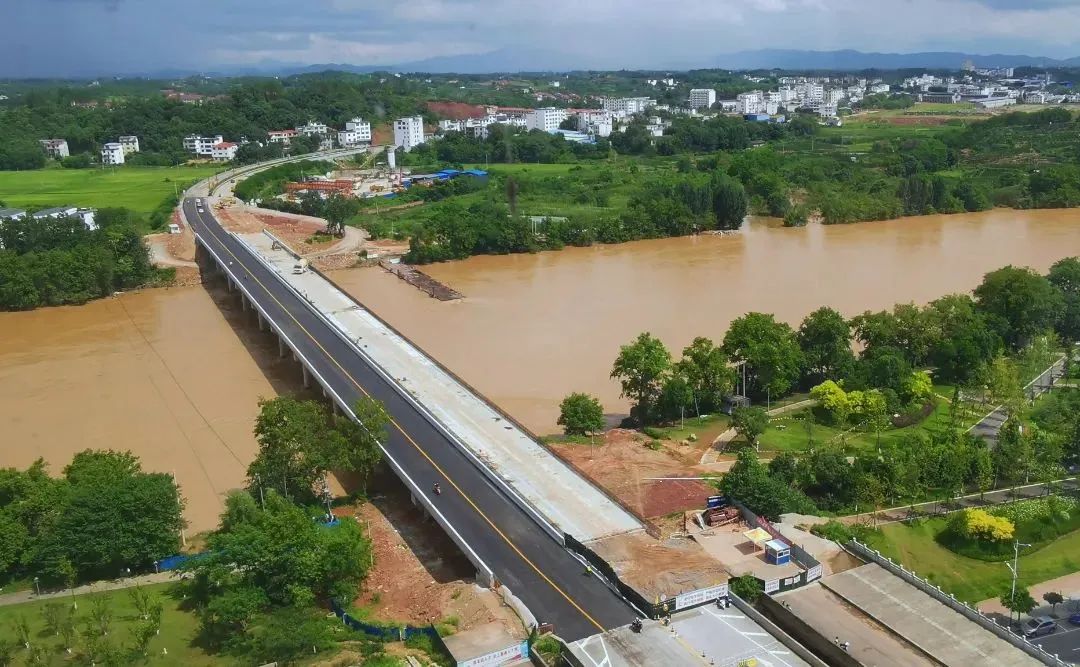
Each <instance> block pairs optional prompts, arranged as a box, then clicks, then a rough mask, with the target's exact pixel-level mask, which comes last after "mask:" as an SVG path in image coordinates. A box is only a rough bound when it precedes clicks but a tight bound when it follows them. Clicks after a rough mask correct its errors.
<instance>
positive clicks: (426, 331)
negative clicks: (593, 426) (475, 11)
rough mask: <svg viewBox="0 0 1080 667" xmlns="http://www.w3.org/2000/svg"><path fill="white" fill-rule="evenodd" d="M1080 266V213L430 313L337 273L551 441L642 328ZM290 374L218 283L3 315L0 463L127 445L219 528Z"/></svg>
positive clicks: (587, 266)
mask: <svg viewBox="0 0 1080 667" xmlns="http://www.w3.org/2000/svg"><path fill="white" fill-rule="evenodd" d="M1076 254H1080V210H1077V209H1073V210H1062V211H1056V210H1055V211H1009V210H998V211H990V212H985V213H979V214H971V215H956V216H941V217H935V216H929V217H920V218H911V219H902V220H895V221H890V222H877V223H865V224H859V225H848V226H834V227H821V226H816V225H811V226H809V227H806V228H803V229H784V228H782V227H777V226H776V225H775V224H772V223H768V222H763V221H755V222H751V223H750V224H748V226H747V227H746V229H745V231H744V233H743V234H741V235H738V236H730V237H723V238H721V237H711V236H702V237H692V238H677V239H663V240H656V241H642V242H636V243H628V244H623V245H618V246H598V247H593V248H568V249H566V250H562V251H559V252H546V253H540V254H536V255H505V256H498V257H474V258H472V259H469V260H466V261H462V262H452V263H447V264H438V265H432V266H429V267H425V270H426V271H428V272H429V273H430V274H431V275H433V276H434V277H436V278H438V279H440V280H442V281H444V282H446V283H447V284H448V285H450V286H451V287H453V288H455V289H457V290H459V291H461V292H462V293H464V294H465V295H466V298H465V299H464V300H462V301H453V302H439V301H436V300H434V299H431V298H428V297H427V296H425V295H424V294H423V293H421V292H420V291H419V290H417V289H415V288H413V287H410V286H408V285H406V284H405V283H404V282H402V281H400V280H398V279H397V278H394V277H392V276H390V275H388V274H386V273H384V272H383V271H382V270H380V269H377V268H371V269H350V270H346V271H338V272H335V273H334V278H335V280H337V281H338V282H339V283H341V284H342V285H343V286H345V287H346V288H347V289H349V290H350V291H351V292H352V293H353V294H354V295H356V296H357V297H358V298H359V299H360V300H361V301H362V302H364V303H365V304H367V305H368V306H369V307H371V308H372V309H374V310H375V311H376V312H377V313H379V314H380V315H381V316H383V317H384V318H386V319H387V320H388V321H389V322H391V323H392V324H393V325H394V326H396V327H398V328H399V329H400V330H402V331H403V332H404V333H405V334H406V335H408V336H410V337H411V338H412V339H413V340H414V341H416V342H417V343H418V344H420V345H421V346H422V347H423V348H425V349H426V350H427V351H429V352H430V353H431V354H433V355H434V356H435V357H436V358H438V359H439V360H440V361H442V362H443V363H445V364H446V365H447V366H448V367H450V368H451V369H452V370H454V371H455V372H457V373H458V374H460V375H461V376H462V377H463V378H465V380H467V381H468V382H469V383H470V384H472V385H473V386H475V387H476V388H477V389H479V390H480V391H482V392H484V393H485V394H486V395H487V396H489V397H490V398H492V399H493V400H495V401H496V402H497V403H499V404H500V405H501V406H502V407H503V408H504V409H506V410H507V411H508V412H510V413H511V414H513V415H514V416H515V417H517V418H519V419H520V420H521V421H523V422H524V423H525V424H526V425H527V426H529V427H530V428H532V429H533V430H535V431H538V432H540V433H548V432H553V431H555V430H556V426H555V419H556V417H557V410H558V407H557V406H558V403H559V400H561V398H562V397H563V396H564V395H565V394H567V393H569V392H570V391H587V392H589V393H592V394H595V395H597V396H599V397H600V399H601V400H602V401H603V403H604V406H605V408H606V410H607V411H608V412H611V413H624V412H625V411H626V409H627V404H626V401H624V400H621V399H620V398H619V388H618V385H617V384H616V383H615V382H614V381H612V380H610V379H609V378H608V373H609V372H610V369H611V363H612V361H613V360H614V358H615V355H616V354H617V352H618V348H619V345H621V344H623V343H626V342H627V341H629V340H630V339H632V338H633V337H634V336H636V335H637V334H638V333H639V332H641V331H646V330H647V331H651V332H653V333H654V334H656V335H658V336H660V337H661V338H662V339H663V340H664V342H665V343H667V345H668V346H669V348H671V349H672V350H673V351H674V352H675V353H676V354H677V353H678V351H679V350H680V349H681V348H682V347H683V346H685V345H686V344H687V343H688V342H689V341H690V340H691V339H692V338H693V337H694V336H698V335H704V336H709V337H711V338H713V339H714V340H716V341H717V342H719V341H720V340H721V339H722V338H723V335H724V331H725V330H726V328H727V325H728V323H729V322H730V321H731V320H732V319H733V318H735V317H737V316H739V315H741V314H743V313H745V312H747V311H750V310H759V311H765V312H773V313H776V314H777V315H778V316H779V317H780V318H781V319H784V320H786V321H788V322H791V323H795V324H797V323H798V322H799V320H801V319H802V318H803V317H804V316H805V315H806V314H807V313H808V312H810V311H811V310H813V309H814V308H817V307H818V306H819V305H829V306H832V307H834V308H837V309H839V310H840V311H841V312H843V313H845V314H848V315H852V314H856V313H858V312H861V311H863V310H865V309H867V308H883V307H887V306H890V305H891V304H893V303H895V302H898V301H916V302H925V301H929V300H932V299H934V298H936V297H938V296H941V295H943V294H947V293H949V292H956V291H965V290H970V289H971V288H972V287H974V286H975V285H976V284H978V282H979V280H980V279H981V277H982V275H983V274H984V273H985V272H986V271H989V270H991V269H995V268H998V267H1000V266H1004V265H1006V264H1009V263H1012V264H1019V265H1028V266H1032V267H1035V268H1037V269H1039V270H1045V269H1046V268H1047V267H1048V266H1049V265H1050V264H1052V263H1053V262H1054V261H1056V260H1057V259H1060V258H1062V257H1066V256H1069V255H1076ZM298 375H299V372H298V366H297V365H296V364H294V363H292V362H291V361H287V360H285V361H282V360H279V359H278V358H277V347H276V344H275V342H274V339H273V338H272V337H270V336H269V335H268V334H262V333H260V332H259V331H258V329H257V328H256V327H255V324H254V320H253V319H251V316H250V313H248V314H247V315H245V314H244V313H242V312H241V310H240V308H239V304H238V302H237V301H236V300H235V299H233V298H230V297H227V296H226V295H225V294H224V293H223V290H222V288H221V287H220V285H216V286H210V287H203V286H198V287H189V288H173V289H169V290H147V291H144V292H138V293H132V294H126V295H123V296H120V297H117V298H111V299H105V300H101V301H96V302H93V303H90V304H87V305H84V306H75V307H62V308H47V309H41V310H36V311H32V312H26V313H0V425H2V427H3V437H2V439H0V442H2V443H3V444H2V446H0V466H20V467H21V466H25V465H27V464H29V463H30V462H32V461H33V460H34V459H36V458H37V457H39V456H40V457H44V458H45V459H46V460H47V461H48V462H49V463H50V464H51V466H52V470H53V471H54V472H56V473H59V472H60V470H61V469H62V466H63V465H64V464H65V463H67V462H68V461H69V460H70V458H71V455H72V454H74V453H75V452H78V451H80V450H82V449H86V448H113V449H120V450H131V451H133V452H135V453H136V454H138V455H139V456H140V457H141V459H142V461H143V466H144V468H146V469H148V470H157V471H162V472H175V474H176V476H177V478H178V479H179V481H180V483H181V486H182V488H183V493H184V496H185V497H186V498H187V510H186V512H185V514H186V516H187V518H188V521H189V522H190V524H191V526H190V528H191V529H192V530H202V529H208V528H212V527H213V526H214V525H215V524H216V521H217V515H218V513H219V512H220V511H221V507H222V498H223V494H224V493H225V492H226V491H228V490H229V489H232V488H236V487H238V486H241V485H242V484H243V482H244V471H245V469H246V467H247V464H248V462H249V461H250V459H251V458H252V457H253V456H254V453H255V451H256V444H255V440H254V438H253V436H252V432H251V429H252V426H253V422H254V418H255V416H256V414H257V409H258V408H257V401H258V399H259V397H261V396H265V397H272V396H274V395H276V394H277V393H280V392H294V391H296V390H297V389H298V388H299V384H300V383H299V381H298Z"/></svg>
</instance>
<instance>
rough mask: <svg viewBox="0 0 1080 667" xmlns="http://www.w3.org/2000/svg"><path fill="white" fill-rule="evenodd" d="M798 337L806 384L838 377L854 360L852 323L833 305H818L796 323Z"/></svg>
mask: <svg viewBox="0 0 1080 667" xmlns="http://www.w3.org/2000/svg"><path fill="white" fill-rule="evenodd" d="M798 340H799V348H800V349H801V350H802V354H803V365H804V368H805V375H806V379H807V382H808V383H809V384H816V383H818V382H822V381H824V380H828V379H834V380H838V379H840V378H841V377H843V376H844V375H846V374H847V373H848V372H850V369H851V367H852V365H853V364H854V362H855V356H854V355H853V354H852V352H851V325H850V324H848V322H847V320H845V319H844V317H843V315H841V314H840V313H838V312H836V311H835V310H833V309H832V308H825V307H822V308H818V309H817V310H815V311H814V312H812V313H810V314H809V315H807V316H806V319H804V320H803V321H802V325H801V326H800V327H799V332H798Z"/></svg>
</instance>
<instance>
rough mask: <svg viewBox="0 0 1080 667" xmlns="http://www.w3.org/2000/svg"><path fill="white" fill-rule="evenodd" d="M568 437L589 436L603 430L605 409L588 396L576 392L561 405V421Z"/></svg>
mask: <svg viewBox="0 0 1080 667" xmlns="http://www.w3.org/2000/svg"><path fill="white" fill-rule="evenodd" d="M556 423H557V424H559V426H562V427H563V433H565V434H566V435H588V434H589V433H595V432H597V431H600V430H603V428H604V408H603V406H602V405H600V401H599V400H597V399H596V398H595V397H593V396H589V395H588V394H582V393H580V392H574V393H572V394H570V395H569V396H567V397H566V398H564V399H563V400H562V403H560V404H559V420H558V422H556Z"/></svg>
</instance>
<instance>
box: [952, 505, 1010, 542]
mask: <svg viewBox="0 0 1080 667" xmlns="http://www.w3.org/2000/svg"><path fill="white" fill-rule="evenodd" d="M950 528H951V529H952V530H953V531H955V532H956V533H957V534H958V535H961V536H963V537H966V538H968V539H970V540H987V541H991V542H1004V541H1006V540H1011V539H1012V538H1013V535H1014V534H1015V533H1016V526H1015V525H1014V524H1013V522H1012V521H1009V520H1008V519H1006V518H1005V517H1001V516H994V515H992V514H990V513H989V512H987V511H986V510H980V509H968V510H964V511H963V512H958V513H957V514H956V515H955V516H954V517H953V519H952V521H951V522H950Z"/></svg>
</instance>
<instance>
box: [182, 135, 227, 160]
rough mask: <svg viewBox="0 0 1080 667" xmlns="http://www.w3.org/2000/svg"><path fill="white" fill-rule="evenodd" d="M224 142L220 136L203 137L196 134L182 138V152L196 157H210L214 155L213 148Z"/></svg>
mask: <svg viewBox="0 0 1080 667" xmlns="http://www.w3.org/2000/svg"><path fill="white" fill-rule="evenodd" d="M222 141H224V138H222V136H221V135H220V134H216V135H214V136H212V137H203V136H200V135H198V134H192V135H189V136H186V137H184V150H186V151H187V152H189V153H194V154H196V155H204V156H207V157H209V156H211V155H213V153H214V146H216V145H217V144H220V143H221V142H222Z"/></svg>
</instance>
